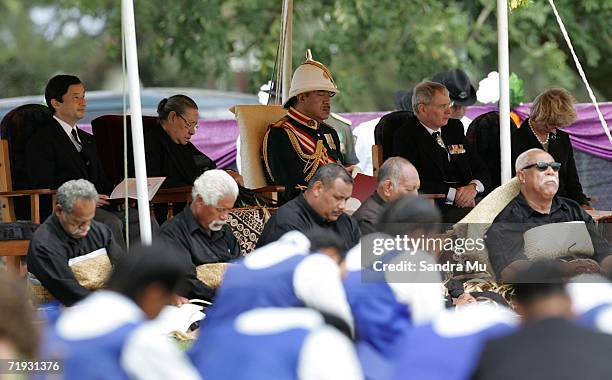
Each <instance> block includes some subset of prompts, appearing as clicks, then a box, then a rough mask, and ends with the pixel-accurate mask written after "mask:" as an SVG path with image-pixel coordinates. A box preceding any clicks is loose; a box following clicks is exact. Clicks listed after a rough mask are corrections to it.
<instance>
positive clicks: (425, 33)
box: [0, 0, 612, 110]
mask: <svg viewBox="0 0 612 380" xmlns="http://www.w3.org/2000/svg"><path fill="white" fill-rule="evenodd" d="M14 3H19V4H21V2H20V1H19V0H0V4H1V5H0V6H2V7H6V6H7V4H9V5H11V4H12V6H14ZM50 3H51V1H42V0H41V1H37V2H34V3H33V5H41V4H42V5H46V4H50ZM119 3H120V2H119V1H113V0H61V1H60V2H59V5H58V3H57V2H54V3H53V4H55V5H54V7H56V8H58V14H60V15H61V14H63V13H62V12H68V10H71V9H78V14H80V15H83V14H87V15H90V16H93V17H95V18H96V19H98V20H100V19H101V20H104V22H105V28H104V29H102V30H100V32H99V33H98V34H97V35H96V36H94V37H90V36H86V35H85V36H82V35H80V37H78V38H77V37H74V38H72V39H70V40H69V41H68V42H64V45H62V44H61V43H59V42H58V41H56V40H51V41H50V40H48V39H47V40H45V39H44V38H43V39H42V41H43V42H36V43H32V44H31V46H27V48H28V49H31V50H32V54H34V53H35V52H37V53H38V54H40V56H37V57H36V58H33V57H29V58H26V60H25V61H24V57H23V53H24V52H22V51H20V49H13V50H10V52H9V53H7V54H5V55H3V56H0V65H1V66H0V67H1V68H3V69H5V68H7V67H8V68H10V67H12V69H11V70H13V72H11V73H9V74H6V71H4V70H3V74H1V75H3V76H5V77H6V76H7V75H8V76H9V77H13V78H15V79H14V83H16V85H15V86H14V88H13V86H12V84H11V86H9V87H11V88H12V89H11V91H16V90H19V91H21V90H24V88H27V86H28V83H27V82H28V81H27V80H25V79H24V82H25V83H23V84H21V85H17V84H18V83H19V80H17V78H19V79H23V78H27V76H26V75H21V76H19V75H17V74H18V73H26V72H27V73H28V75H42V74H44V75H45V76H48V71H50V70H55V71H58V70H64V71H69V70H72V71H74V72H83V70H85V69H79V68H77V67H76V66H75V64H76V62H73V61H72V60H71V59H67V60H60V61H59V62H58V61H53V60H51V61H49V62H50V63H49V64H47V66H48V69H49V70H39V72H37V73H36V74H34V73H33V72H35V71H37V70H36V67H38V65H39V64H41V61H44V60H45V59H50V58H49V56H52V55H57V53H56V52H57V51H63V52H66V54H68V55H70V54H74V55H76V56H80V57H81V64H82V65H85V66H86V68H89V69H90V71H89V72H91V73H92V74H90V76H91V77H94V78H92V81H93V83H95V84H96V85H100V78H101V77H103V75H100V71H101V70H103V69H106V68H108V67H109V66H112V65H115V66H116V65H118V64H119V62H120V47H121V38H120V36H121V27H120V17H121V15H120V6H119ZM523 3H525V1H522V0H521V1H518V2H517V5H520V6H518V7H517V8H516V9H514V10H512V12H511V13H510V17H509V25H510V28H509V34H510V54H511V70H512V71H514V72H517V73H518V74H519V76H521V77H522V78H523V79H524V80H525V83H526V98H527V99H526V100H530V99H531V98H532V97H533V96H534V95H535V94H537V93H538V92H540V91H541V90H542V89H544V88H545V87H547V86H552V85H557V86H563V87H566V88H568V89H570V90H573V91H575V94H576V95H577V97H578V98H583V97H584V96H583V94H584V91H583V90H582V87H581V86H580V85H579V80H578V78H577V76H576V75H575V68H574V64H573V62H572V60H571V58H570V56H569V51H568V49H567V47H566V46H565V42H564V41H563V39H562V36H561V33H560V31H559V28H558V26H557V23H556V21H555V19H554V15H553V13H552V10H551V9H550V6H549V4H548V1H546V0H531V1H527V4H526V5H525V4H523ZM555 3H556V4H557V8H558V9H559V12H560V13H561V16H562V18H563V20H564V22H565V24H566V27H567V29H568V32H569V33H570V36H571V37H572V40H573V43H574V45H575V48H576V52H577V54H578V56H579V57H580V59H581V60H582V63H583V65H584V67H585V69H586V71H587V75H588V77H589V78H591V79H592V81H591V82H592V85H594V86H595V87H596V89H597V90H598V91H599V93H600V94H603V95H604V96H606V97H612V86H610V85H609V84H610V82H611V79H609V78H610V75H608V74H609V73H608V71H610V70H612V69H609V67H612V66H611V65H609V64H608V63H609V62H608V61H609V60H610V58H609V54H607V53H608V52H607V49H609V47H610V46H612V44H611V43H610V42H612V39H611V37H612V35H611V32H610V30H609V28H608V27H607V26H608V23H609V19H610V18H611V17H610V16H612V0H582V1H574V0H556V1H555ZM135 6H136V8H135V14H136V27H137V37H138V44H139V60H140V72H141V77H142V82H143V84H144V85H147V86H154V85H174V86H193V87H212V88H219V89H240V90H248V91H249V92H256V91H257V89H258V88H259V86H260V85H261V84H263V83H265V82H266V81H267V80H268V79H270V77H271V75H272V71H273V68H274V61H275V57H276V51H277V46H278V43H279V34H280V16H281V8H282V2H281V1H279V0H197V1H194V0H175V1H171V2H168V1H162V0H147V1H136V2H135ZM21 7H22V11H21V13H20V16H19V17H20V20H21V21H20V22H18V21H17V20H16V18H14V17H12V16H8V17H6V16H3V17H5V18H6V19H7V20H13V21H14V22H15V25H13V26H11V27H10V28H9V27H7V26H6V25H5V23H4V22H3V24H2V25H3V26H2V29H3V30H6V29H11V30H18V29H19V28H25V29H28V28H29V31H28V33H30V34H31V35H32V37H31V38H32V41H41V39H40V37H37V36H34V34H36V30H34V28H33V27H32V26H31V25H30V26H27V25H26V24H27V23H26V22H24V20H25V18H24V14H26V15H27V12H26V13H24V12H25V11H26V10H27V9H26V6H25V5H21ZM62 10H63V11H62ZM3 13H4V12H3ZM4 14H5V13H4ZM19 30H21V29H19ZM20 33H21V32H20ZM39 34H40V33H39ZM15 36H16V35H15ZM81 38H82V39H83V40H90V41H92V42H91V43H90V44H88V45H87V44H83V42H82V40H81ZM14 39H18V37H14ZM44 44H47V46H48V50H49V51H48V52H44V48H43V47H42V46H43V45H44ZM84 45H86V46H84ZM68 47H71V48H72V49H80V50H78V51H77V52H76V53H68V50H67V49H68ZM306 48H310V49H311V50H312V51H313V55H314V58H315V59H317V60H319V61H321V62H323V63H325V64H327V65H328V67H329V68H330V70H331V71H332V73H333V75H334V78H335V80H336V82H337V83H338V85H339V86H340V89H341V91H342V93H341V96H338V97H337V98H336V99H337V100H338V101H337V104H338V105H339V106H340V108H342V109H345V110H377V109H390V108H393V105H394V101H393V94H394V92H395V91H397V90H402V89H406V88H409V87H411V86H412V85H414V84H415V83H417V82H418V81H420V80H422V79H423V78H426V77H430V76H431V75H433V74H434V73H436V72H438V71H441V70H445V69H448V68H452V67H462V68H463V69H465V70H466V71H467V72H468V73H469V74H470V75H471V77H472V78H473V82H475V83H474V84H477V81H478V80H479V79H480V78H483V77H484V76H486V74H487V73H488V72H489V71H493V70H496V69H497V34H496V0H471V1H460V0H427V1H391V0H317V1H303V0H294V20H293V60H294V67H295V66H296V65H297V64H298V63H299V62H301V61H302V60H303V59H304V52H305V50H306ZM58 49H59V50H58ZM61 49H66V50H61ZM26 50H27V49H26ZM45 55H46V58H43V57H45ZM28 59H29V61H28ZM96 59H97V61H96ZM24 62H28V63H31V65H32V68H31V69H29V70H28V69H27V67H23V65H24ZM96 62H98V65H99V66H100V67H97V66H96ZM11 65H15V66H11ZM56 65H57V66H56ZM26 66H27V64H26ZM43 66H44V64H43ZM92 67H93V68H94V69H93V70H91V68H92ZM9 71H10V70H9ZM96 71H97V74H98V75H97V76H96V75H95V74H96ZM237 72H238V73H237ZM4 79H5V78H3V82H4ZM12 83H13V82H12ZM88 87H89V88H91V87H92V86H88ZM28 91H29V92H31V89H30V90H28Z"/></svg>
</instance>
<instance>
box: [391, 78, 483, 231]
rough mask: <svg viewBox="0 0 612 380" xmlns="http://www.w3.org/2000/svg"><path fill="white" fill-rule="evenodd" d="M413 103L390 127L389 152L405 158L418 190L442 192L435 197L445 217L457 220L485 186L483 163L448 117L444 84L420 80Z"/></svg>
mask: <svg viewBox="0 0 612 380" xmlns="http://www.w3.org/2000/svg"><path fill="white" fill-rule="evenodd" d="M412 106H413V109H414V112H415V114H414V116H412V117H411V118H410V123H407V124H406V125H402V126H401V127H400V128H398V129H397V131H396V132H395V134H394V137H393V147H392V154H391V156H401V157H404V158H407V159H408V160H409V161H410V162H411V163H412V164H413V165H414V166H415V167H416V168H417V170H418V172H419V176H420V178H421V191H422V192H423V193H426V194H444V195H445V196H446V197H445V199H440V200H438V206H439V207H440V209H441V211H442V214H443V219H444V222H448V223H454V222H457V221H459V220H460V219H461V218H462V217H463V216H465V215H466V214H467V213H468V212H469V211H470V210H471V208H472V207H474V205H475V204H476V197H477V196H478V194H480V193H483V192H484V191H485V188H486V186H487V185H488V183H489V180H488V174H487V171H486V168H485V166H484V164H483V163H482V161H481V160H480V159H479V158H478V157H477V156H475V155H473V154H472V153H471V152H470V150H469V147H468V144H467V141H466V139H465V136H464V134H463V125H462V124H461V122H460V121H459V120H456V119H451V118H450V116H451V107H452V106H453V103H452V102H451V100H450V97H449V94H448V90H447V89H446V87H444V86H443V85H442V84H439V83H435V82H430V81H423V82H421V83H419V84H418V85H417V86H416V87H415V88H414V94H413V97H412Z"/></svg>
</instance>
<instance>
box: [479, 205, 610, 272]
mask: <svg viewBox="0 0 612 380" xmlns="http://www.w3.org/2000/svg"><path fill="white" fill-rule="evenodd" d="M571 221H584V222H585V223H586V227H587V230H588V231H589V235H590V236H591V240H592V242H593V248H594V250H595V255H594V259H595V260H597V261H598V262H601V260H603V259H604V258H605V257H606V256H608V255H610V254H612V251H611V247H610V244H609V243H608V242H607V241H606V240H605V239H604V238H603V237H601V235H600V234H599V233H598V232H597V230H596V226H595V222H594V221H593V219H592V218H591V217H590V216H589V214H587V213H586V212H584V210H583V209H582V208H581V207H580V205H579V204H578V203H576V202H575V201H573V200H571V199H568V198H563V197H557V196H555V197H554V198H553V201H552V205H551V207H550V212H549V213H548V214H541V213H539V212H537V211H535V210H534V209H532V208H531V207H530V206H529V204H528V203H527V200H526V199H525V197H524V196H523V194H522V193H519V194H518V195H517V196H516V197H515V198H514V199H513V200H512V201H510V203H508V205H507V206H506V207H505V208H504V209H503V210H502V211H501V212H500V213H499V215H497V217H496V218H495V220H494V221H493V224H492V225H491V227H490V228H489V230H488V231H487V234H486V236H485V243H486V245H487V250H488V251H489V260H490V262H491V265H492V267H493V270H494V271H495V274H496V275H497V276H499V275H500V274H501V271H502V270H503V269H504V268H506V267H507V266H508V265H510V264H511V263H513V262H514V261H518V260H528V258H527V256H525V254H524V252H523V234H524V233H525V231H527V230H529V229H531V228H534V227H537V226H541V225H543V224H550V223H562V222H571ZM551 238H552V237H551Z"/></svg>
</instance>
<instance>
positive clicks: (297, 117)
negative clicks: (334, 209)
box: [262, 51, 344, 203]
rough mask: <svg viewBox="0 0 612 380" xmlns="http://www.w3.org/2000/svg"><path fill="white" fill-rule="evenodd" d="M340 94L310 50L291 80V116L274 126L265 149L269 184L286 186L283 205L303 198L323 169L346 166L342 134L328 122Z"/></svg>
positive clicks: (264, 157)
mask: <svg viewBox="0 0 612 380" xmlns="http://www.w3.org/2000/svg"><path fill="white" fill-rule="evenodd" d="M338 92H339V91H338V88H337V87H336V84H335V83H334V80H333V78H332V76H331V74H330V73H329V70H328V69H327V68H326V67H325V66H324V65H323V64H322V63H320V62H317V61H314V60H313V59H312V57H311V55H310V51H308V53H307V56H306V61H305V62H304V63H302V64H301V65H300V66H298V68H297V69H296V70H295V72H294V73H293V78H292V79H291V89H290V90H289V97H288V99H287V101H285V104H283V106H284V107H285V108H287V109H288V112H287V116H285V117H283V118H282V119H280V120H279V121H277V122H276V123H274V124H272V125H270V127H269V129H268V132H267V133H266V135H265V137H264V141H263V146H262V156H263V159H264V167H265V172H266V176H267V179H268V181H269V182H270V183H273V184H276V185H283V186H285V192H284V193H282V194H281V195H280V197H279V198H280V199H279V200H280V201H281V202H282V203H285V202H287V201H289V200H291V199H293V198H295V197H296V196H297V195H299V194H300V193H301V191H302V190H303V189H305V188H306V184H307V183H308V181H309V180H310V178H312V176H313V175H314V173H315V172H316V171H317V169H318V168H319V167H321V166H323V165H326V164H329V163H339V164H344V157H343V155H342V153H341V152H340V139H339V138H338V134H337V133H336V131H335V130H334V129H333V128H332V127H330V126H329V125H327V124H325V123H324V121H325V120H326V119H327V118H328V117H329V115H330V113H331V98H332V97H334V95H336V94H337V93H338Z"/></svg>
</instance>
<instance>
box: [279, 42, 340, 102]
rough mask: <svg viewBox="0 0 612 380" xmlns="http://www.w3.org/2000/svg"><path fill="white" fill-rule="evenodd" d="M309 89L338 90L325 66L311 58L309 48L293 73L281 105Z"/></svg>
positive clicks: (335, 92) (334, 91)
mask: <svg viewBox="0 0 612 380" xmlns="http://www.w3.org/2000/svg"><path fill="white" fill-rule="evenodd" d="M309 91H329V92H333V93H334V94H337V93H339V92H340V91H338V87H336V83H335V82H334V79H333V78H332V76H331V74H330V72H329V70H328V69H327V67H325V65H323V64H322V63H321V62H318V61H315V60H313V59H312V53H311V52H310V49H308V50H307V51H306V61H304V63H302V64H301V65H299V66H298V68H297V69H295V72H294V73H293V78H291V88H290V89H289V96H288V97H287V100H286V101H285V103H284V104H283V106H284V107H286V106H287V103H289V101H290V100H291V99H293V98H294V97H296V96H298V95H299V94H303V93H305V92H309Z"/></svg>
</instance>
